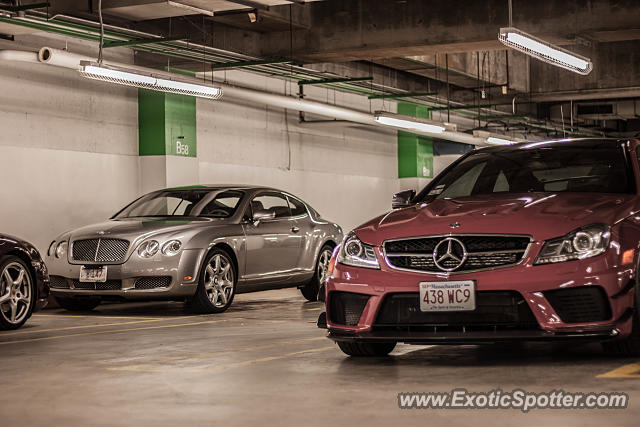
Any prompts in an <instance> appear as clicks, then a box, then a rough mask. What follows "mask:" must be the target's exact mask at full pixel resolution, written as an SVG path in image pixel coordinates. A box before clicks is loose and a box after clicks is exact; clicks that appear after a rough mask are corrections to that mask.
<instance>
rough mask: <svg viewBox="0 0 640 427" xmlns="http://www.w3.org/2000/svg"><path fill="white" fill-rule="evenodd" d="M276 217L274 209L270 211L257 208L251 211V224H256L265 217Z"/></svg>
mask: <svg viewBox="0 0 640 427" xmlns="http://www.w3.org/2000/svg"><path fill="white" fill-rule="evenodd" d="M275 217H276V213H275V212H274V211H270V210H267V209H263V210H259V211H255V212H254V213H253V218H252V219H253V225H256V226H257V225H258V224H260V221H262V220H265V219H273V218H275Z"/></svg>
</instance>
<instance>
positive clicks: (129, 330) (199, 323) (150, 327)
mask: <svg viewBox="0 0 640 427" xmlns="http://www.w3.org/2000/svg"><path fill="white" fill-rule="evenodd" d="M226 321H227V320H224V319H221V320H205V321H202V322H189V323H176V324H172V325H158V326H145V327H141V328H125V329H111V330H108V331H92V332H81V333H77V334H68V335H54V336H51V337H41V338H28V339H23V340H13V341H2V342H0V345H8V344H20V343H26V342H36V341H49V340H55V339H63V338H73V337H83V336H88V335H104V334H117V333H121V332H132V331H145V330H150V329H166V328H181V327H185V326H196V325H206V324H213V323H220V322H226Z"/></svg>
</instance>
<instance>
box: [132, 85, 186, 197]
mask: <svg viewBox="0 0 640 427" xmlns="http://www.w3.org/2000/svg"><path fill="white" fill-rule="evenodd" d="M138 135H139V136H138V146H139V156H140V186H141V190H142V192H143V193H147V192H149V191H153V190H157V189H160V188H166V187H175V186H183V185H193V184H197V183H198V158H197V156H198V152H197V137H196V99H195V98H194V97H191V96H185V95H175V94H172V93H164V92H156V91H151V90H146V89H139V90H138Z"/></svg>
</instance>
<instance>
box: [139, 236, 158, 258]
mask: <svg viewBox="0 0 640 427" xmlns="http://www.w3.org/2000/svg"><path fill="white" fill-rule="evenodd" d="M159 249H160V243H158V241H157V240H147V241H146V242H142V243H141V244H140V246H138V256H140V258H151V257H152V256H154V255H155V254H157V253H158V250H159Z"/></svg>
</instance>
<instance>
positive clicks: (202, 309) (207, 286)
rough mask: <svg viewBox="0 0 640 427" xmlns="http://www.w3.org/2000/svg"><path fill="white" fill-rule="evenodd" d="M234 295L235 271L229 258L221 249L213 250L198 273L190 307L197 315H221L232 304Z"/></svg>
mask: <svg viewBox="0 0 640 427" xmlns="http://www.w3.org/2000/svg"><path fill="white" fill-rule="evenodd" d="M235 293H236V270H235V266H234V264H233V261H232V260H231V256H230V255H229V254H228V253H227V252H226V251H224V250H222V249H214V250H213V251H211V252H210V253H209V255H208V256H207V258H206V260H205V262H204V265H203V267H202V271H201V272H200V280H199V282H198V289H197V290H196V293H195V295H194V296H193V300H191V307H192V308H193V310H194V311H195V312H197V313H222V312H223V311H226V310H227V309H228V308H229V306H230V305H231V303H232V302H233V297H234V296H235Z"/></svg>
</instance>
